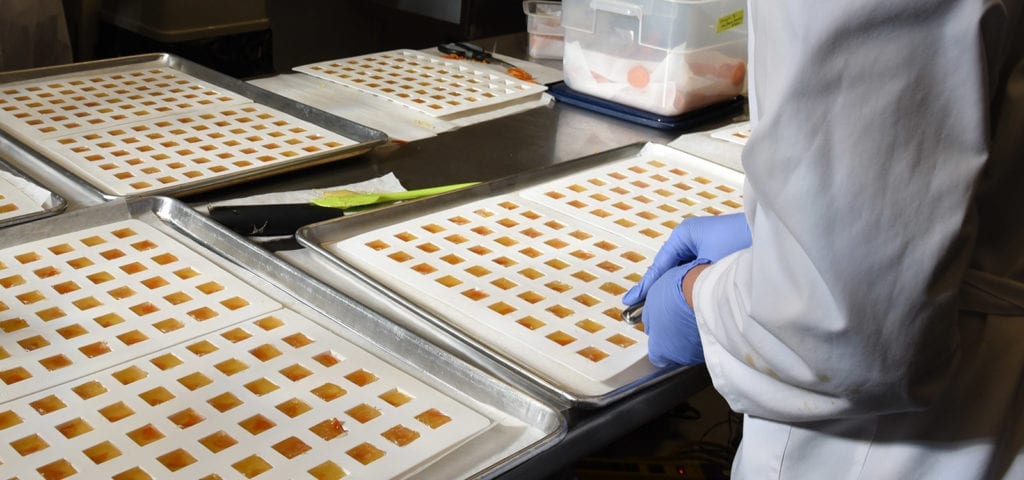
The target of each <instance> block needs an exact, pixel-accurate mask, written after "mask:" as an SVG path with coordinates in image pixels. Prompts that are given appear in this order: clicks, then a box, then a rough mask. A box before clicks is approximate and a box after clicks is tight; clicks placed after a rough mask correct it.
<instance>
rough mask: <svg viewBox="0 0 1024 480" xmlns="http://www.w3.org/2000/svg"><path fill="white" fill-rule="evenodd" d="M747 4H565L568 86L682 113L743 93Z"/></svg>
mask: <svg viewBox="0 0 1024 480" xmlns="http://www.w3.org/2000/svg"><path fill="white" fill-rule="evenodd" d="M745 9H746V3H745V1H744V0H696V1H685V0H564V1H563V2H562V27H563V29H564V31H565V34H564V35H565V48H564V52H563V59H562V66H563V73H564V76H565V83H566V84H567V85H568V86H569V87H570V88H572V89H573V90H575V91H578V92H582V93H586V94H588V95H592V96H595V97H599V98H603V99H607V100H610V101H613V102H616V103H620V104H623V105H627V106H630V107H634V108H637V109H640V110H643V111H648V112H652V113H655V114H658V115H666V116H674V115H679V114H682V113H686V112H689V111H692V110H695V109H697V108H700V107H703V106H707V105H710V104H713V103H717V102H720V101H723V100H727V99H730V98H733V97H735V96H736V95H739V94H740V92H742V91H743V87H744V84H745V81H746V70H747V69H746V64H747V27H746V18H745V17H746V10H745Z"/></svg>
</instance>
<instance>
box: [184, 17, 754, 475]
mask: <svg viewBox="0 0 1024 480" xmlns="http://www.w3.org/2000/svg"><path fill="white" fill-rule="evenodd" d="M476 43H478V44H480V45H484V46H486V47H488V48H492V47H494V46H497V47H496V48H497V52H498V53H500V54H504V55H507V56H510V57H513V58H526V47H527V41H526V35H525V34H514V35H507V36H502V37H497V38H494V39H487V40H481V41H478V42H476ZM539 63H542V64H544V65H547V66H554V67H560V62H558V61H550V60H547V61H539ZM741 114H742V112H732V116H733V117H735V116H737V115H741ZM729 120H730V118H729V116H728V114H727V115H726V116H725V117H723V118H721V119H720V120H719V121H718V123H706V124H700V125H695V127H694V128H693V129H692V130H707V129H711V128H714V127H717V126H720V125H721V124H725V123H727V122H728V121H729ZM684 133H687V131H686V130H661V129H655V128H650V127H645V126H641V125H637V124H633V123H630V122H627V121H624V120H620V119H617V118H613V117H609V116H606V115H601V114H598V113H595V112H591V111H588V110H585V109H582V108H578V107H574V106H571V105H567V104H564V103H561V102H553V103H552V104H550V105H548V106H545V107H539V108H534V109H532V110H528V111H525V112H521V113H517V114H513V115H510V116H506V117H501V118H498V119H494V120H490V121H487V122H484V123H479V124H475V125H471V126H467V127H463V128H461V129H458V130H454V131H451V132H446V133H442V134H440V135H437V136H435V137H431V138H427V139H424V140H418V141H415V142H410V143H407V144H388V145H385V146H382V147H378V148H376V149H375V150H373V151H371V152H370V153H367V154H364V155H361V156H358V157H354V158H351V159H347V160H344V161H341V162H336V163H332V164H327V165H321V166H316V167H312V168H310V169H305V170H301V171H295V172H289V173H286V174H284V175H280V176H275V177H273V178H268V179H263V180H259V181H256V182H251V183H248V184H245V185H238V186H234V187H229V188H226V189H222V190H217V191H215V192H211V193H207V194H201V195H199V196H194V197H189V198H188V199H186V200H187V202H189V203H190V204H193V205H202V204H205V203H207V202H213V201H219V200H226V199H231V198H237V197H242V196H247V195H254V194H261V193H269V192H279V191H288V190H301V189H308V188H318V187H329V186H335V185H342V184H346V183H352V182H358V181H362V180H365V179H367V178H372V177H377V176H380V175H384V174H387V173H389V172H393V173H394V174H395V175H396V176H397V177H398V179H400V180H401V182H402V184H403V185H404V186H405V187H406V188H409V189H414V188H424V187H429V186H434V185H444V184H451V183H461V182H472V181H489V180H494V179H498V178H502V177H506V176H509V175H515V174H517V173H521V172H524V171H527V170H531V169H537V168H542V167H545V166H549V165H553V164H556V163H561V162H565V161H568V160H573V159H577V158H580V157H584V156H587V155H591V154H595V153H599V152H603V151H606V150H610V149H614V148H617V147H621V146H624V145H629V144H632V143H636V142H656V143H669V142H671V141H672V140H674V139H676V138H677V137H679V136H680V135H682V134H684ZM285 248H287V247H285ZM434 341H438V342H444V341H445V340H444V339H440V340H438V339H434ZM442 346H443V345H442ZM468 360H470V361H474V363H476V362H475V361H476V360H478V359H468ZM483 368H484V369H485V370H489V371H491V372H492V373H494V374H496V375H498V376H506V375H509V374H508V372H504V371H502V369H501V368H500V367H496V366H493V365H484V366H483ZM709 385H710V379H709V377H708V375H707V372H706V370H705V369H704V368H702V367H694V368H688V369H683V370H681V371H679V372H677V373H676V374H675V375H673V376H671V377H669V378H667V379H666V380H665V381H662V382H659V383H657V384H655V385H653V386H650V387H648V388H646V389H643V390H640V391H637V392H636V393H634V394H632V395H630V396H628V397H626V398H624V399H623V400H620V401H618V402H616V403H613V404H611V405H609V406H606V407H604V408H600V409H596V410H585V409H578V408H572V407H570V406H565V407H564V409H563V413H564V414H565V415H566V417H567V419H568V422H569V431H568V434H567V435H566V437H565V438H564V440H563V441H562V442H560V443H559V444H557V445H556V446H554V447H553V448H551V449H548V450H546V451H544V452H542V453H540V454H539V455H537V456H535V457H532V458H531V459H529V460H528V461H527V462H526V463H524V464H523V465H521V466H519V467H518V468H516V469H515V470H513V471H512V472H511V473H509V474H508V475H506V477H507V478H528V479H537V478H543V477H545V476H547V475H551V474H553V473H556V472H559V471H560V470H562V469H565V468H567V467H569V466H570V465H571V463H572V462H573V461H574V460H575V459H577V458H580V457H582V456H585V455H587V454H589V453H592V452H594V451H596V450H598V449H600V448H601V447H602V446H604V445H606V444H608V443H610V442H612V441H614V440H615V439H617V438H619V437H621V436H623V435H625V434H627V433H629V432H631V431H633V430H634V429H636V428H638V427H640V426H642V425H644V424H645V423H647V422H650V421H651V420H653V419H655V418H657V417H659V416H661V415H662V414H664V413H665V412H667V411H669V410H670V409H671V408H673V407H674V406H676V405H678V404H679V403H680V402H682V401H683V400H684V399H686V398H688V397H689V396H691V395H693V394H694V393H696V392H698V391H700V390H702V389H704V388H706V387H707V386H709ZM542 394H543V392H538V395H542ZM552 401H554V402H557V400H552Z"/></svg>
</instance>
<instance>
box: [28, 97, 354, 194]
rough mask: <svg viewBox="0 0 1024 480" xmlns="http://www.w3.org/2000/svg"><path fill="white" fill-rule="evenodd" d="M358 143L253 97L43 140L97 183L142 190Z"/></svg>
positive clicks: (136, 191)
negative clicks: (238, 102)
mask: <svg viewBox="0 0 1024 480" xmlns="http://www.w3.org/2000/svg"><path fill="white" fill-rule="evenodd" d="M353 144H355V142H354V141H353V140H350V139H348V138H345V137H342V136H340V135H338V134H335V133H333V132H330V131H328V130H325V129H323V128H320V127H318V126H316V125H313V124H311V123H308V122H305V121H302V120H299V119H297V118H295V117H292V116H290V115H286V114H284V113H281V112H278V111H276V110H273V109H270V108H268V107H264V106H262V105H258V104H255V103H248V104H243V105H230V106H220V107H217V108H213V109H205V110H202V111H194V112H189V113H179V114H175V115H170V116H166V117H161V118H157V119H150V120H146V121H142V122H134V123H128V124H124V125H118V126H111V127H109V128H103V129H99V130H92V131H89V132H84V133H80V134H76V135H70V136H62V137H59V138H54V139H50V140H46V141H44V142H43V147H44V148H46V149H48V150H50V151H52V152H54V153H55V154H56V160H57V161H58V162H59V163H61V164H62V165H64V166H65V168H68V169H70V170H72V171H74V172H75V173H76V174H79V175H81V176H82V177H83V178H85V179H87V180H89V181H90V183H92V184H93V185H94V186H96V187H97V188H99V189H101V190H103V191H106V192H108V193H112V194H115V195H139V194H144V193H147V192H153V191H156V190H159V189H161V188H167V187H173V186H177V185H181V184H187V183H195V182H200V181H209V180H211V179H214V178H218V177H224V176H228V175H237V174H239V173H242V172H246V171H252V170H257V169H266V168H269V167H270V166H274V165H280V164H288V163H294V162H296V161H299V160H300V159H303V158H304V157H308V156H310V155H322V154H324V153H326V152H330V151H332V150H337V149H341V148H344V147H348V146H351V145H353Z"/></svg>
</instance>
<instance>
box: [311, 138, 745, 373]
mask: <svg viewBox="0 0 1024 480" xmlns="http://www.w3.org/2000/svg"><path fill="white" fill-rule="evenodd" d="M742 183H743V176H742V174H739V173H738V172H735V171H732V170H729V169H726V168H723V167H720V166H718V165H715V164H711V163H709V162H707V161H705V160H702V159H699V158H697V157H693V156H691V155H688V154H685V153H683V152H680V151H678V150H675V149H671V148H668V147H664V146H661V145H655V144H650V145H647V146H646V147H645V148H644V149H643V150H642V151H641V152H640V153H639V154H638V155H636V156H633V157H630V158H625V159H622V160H617V161H613V162H610V163H606V164H603V165H601V166H597V167H593V168H590V169H587V170H582V171H579V172H576V173H573V174H569V175H567V176H564V177H560V178H557V179H555V180H551V181H548V182H544V183H541V184H538V185H536V186H533V187H529V188H526V189H523V190H520V191H515V192H510V193H506V194H504V195H499V196H495V197H492V198H488V199H485V200H478V201H476V202H472V203H468V204H465V205H460V206H458V207H454V208H450V209H446V210H443V211H440V212H436V213H431V214H428V215H424V216H422V217H418V218H416V219H415V220H409V221H403V222H400V223H397V224H394V225H389V226H386V227H383V228H379V229H376V230H373V231H370V232H364V233H362V234H358V235H355V236H352V237H350V238H346V239H344V240H340V241H337V242H333V243H327V244H325V245H323V247H324V248H325V249H326V250H328V251H329V252H331V254H333V255H335V256H337V257H339V258H340V259H342V260H343V261H345V262H347V263H349V264H350V265H352V266H353V267H355V268H356V269H358V270H360V271H362V272H364V273H365V274H367V275H370V276H371V277H374V278H375V279H376V280H377V281H378V282H381V283H382V284H383V285H384V286H386V287H387V288H390V289H393V290H395V291H396V292H398V293H400V294H401V295H402V296H403V297H405V298H406V299H408V300H409V301H410V302H412V303H414V304H416V305H419V306H421V307H423V308H427V309H428V310H431V306H432V305H444V310H443V311H442V312H436V309H435V314H436V315H438V316H439V317H440V318H442V319H443V320H445V321H447V322H450V323H452V324H454V325H456V326H457V327H459V328H460V329H461V330H463V331H465V332H468V333H469V335H470V336H472V337H473V338H474V339H475V340H477V341H479V342H481V343H484V344H488V343H496V342H498V339H501V341H504V340H505V339H508V338H511V339H514V340H515V341H517V342H518V343H519V345H521V346H522V347H523V348H522V349H516V350H514V351H513V350H503V354H506V355H508V356H510V357H512V358H514V359H518V360H519V361H521V362H523V363H525V364H527V365H531V366H533V368H534V369H536V370H538V371H540V372H541V373H544V372H545V371H546V372H548V373H549V375H550V374H552V373H551V372H559V371H562V370H565V369H566V368H568V369H571V370H573V371H576V372H579V373H580V374H582V375H583V376H584V377H585V378H588V379H590V380H593V381H597V382H604V381H608V380H609V379H610V378H611V377H613V376H615V375H617V374H619V373H621V372H623V371H625V370H626V369H627V368H628V367H630V366H631V365H633V364H635V363H636V362H637V361H639V360H641V359H643V358H644V357H645V356H646V354H647V346H646V345H647V339H646V336H645V335H644V334H643V329H642V326H639V325H638V326H634V327H631V326H629V325H627V324H625V323H624V322H622V321H621V312H622V304H621V299H622V295H623V294H624V293H625V292H626V290H628V289H629V288H630V287H632V286H633V285H635V284H636V282H638V281H639V280H640V277H641V276H642V274H643V273H644V272H645V271H646V269H647V268H648V267H649V266H650V262H651V259H652V258H653V256H654V254H655V252H656V251H657V250H658V249H659V248H660V247H661V245H662V244H663V243H664V241H665V240H666V239H667V236H668V234H669V233H670V232H671V230H672V228H673V227H675V226H676V225H677V224H678V223H679V222H680V221H681V220H682V219H683V218H685V217H688V216H692V215H717V214H725V213H736V212H740V211H742V204H741V201H742V198H741V187H742ZM489 339H490V340H489ZM538 357H539V358H542V359H543V360H539V361H538V360H537V358H538Z"/></svg>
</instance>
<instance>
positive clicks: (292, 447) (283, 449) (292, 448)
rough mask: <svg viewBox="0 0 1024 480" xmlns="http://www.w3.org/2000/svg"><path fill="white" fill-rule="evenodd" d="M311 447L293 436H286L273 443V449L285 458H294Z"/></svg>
mask: <svg viewBox="0 0 1024 480" xmlns="http://www.w3.org/2000/svg"><path fill="white" fill-rule="evenodd" d="M311 448H312V447H310V446H309V445H307V444H306V443H305V442H303V441H302V440H300V439H299V438H298V437H295V436H291V437H288V438H286V439H284V440H281V441H280V442H277V443H275V444H274V445H273V449H274V450H277V453H280V454H281V455H282V456H283V457H285V458H295V457H297V456H299V455H302V454H303V453H306V452H308V451H309V450H310V449H311Z"/></svg>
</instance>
